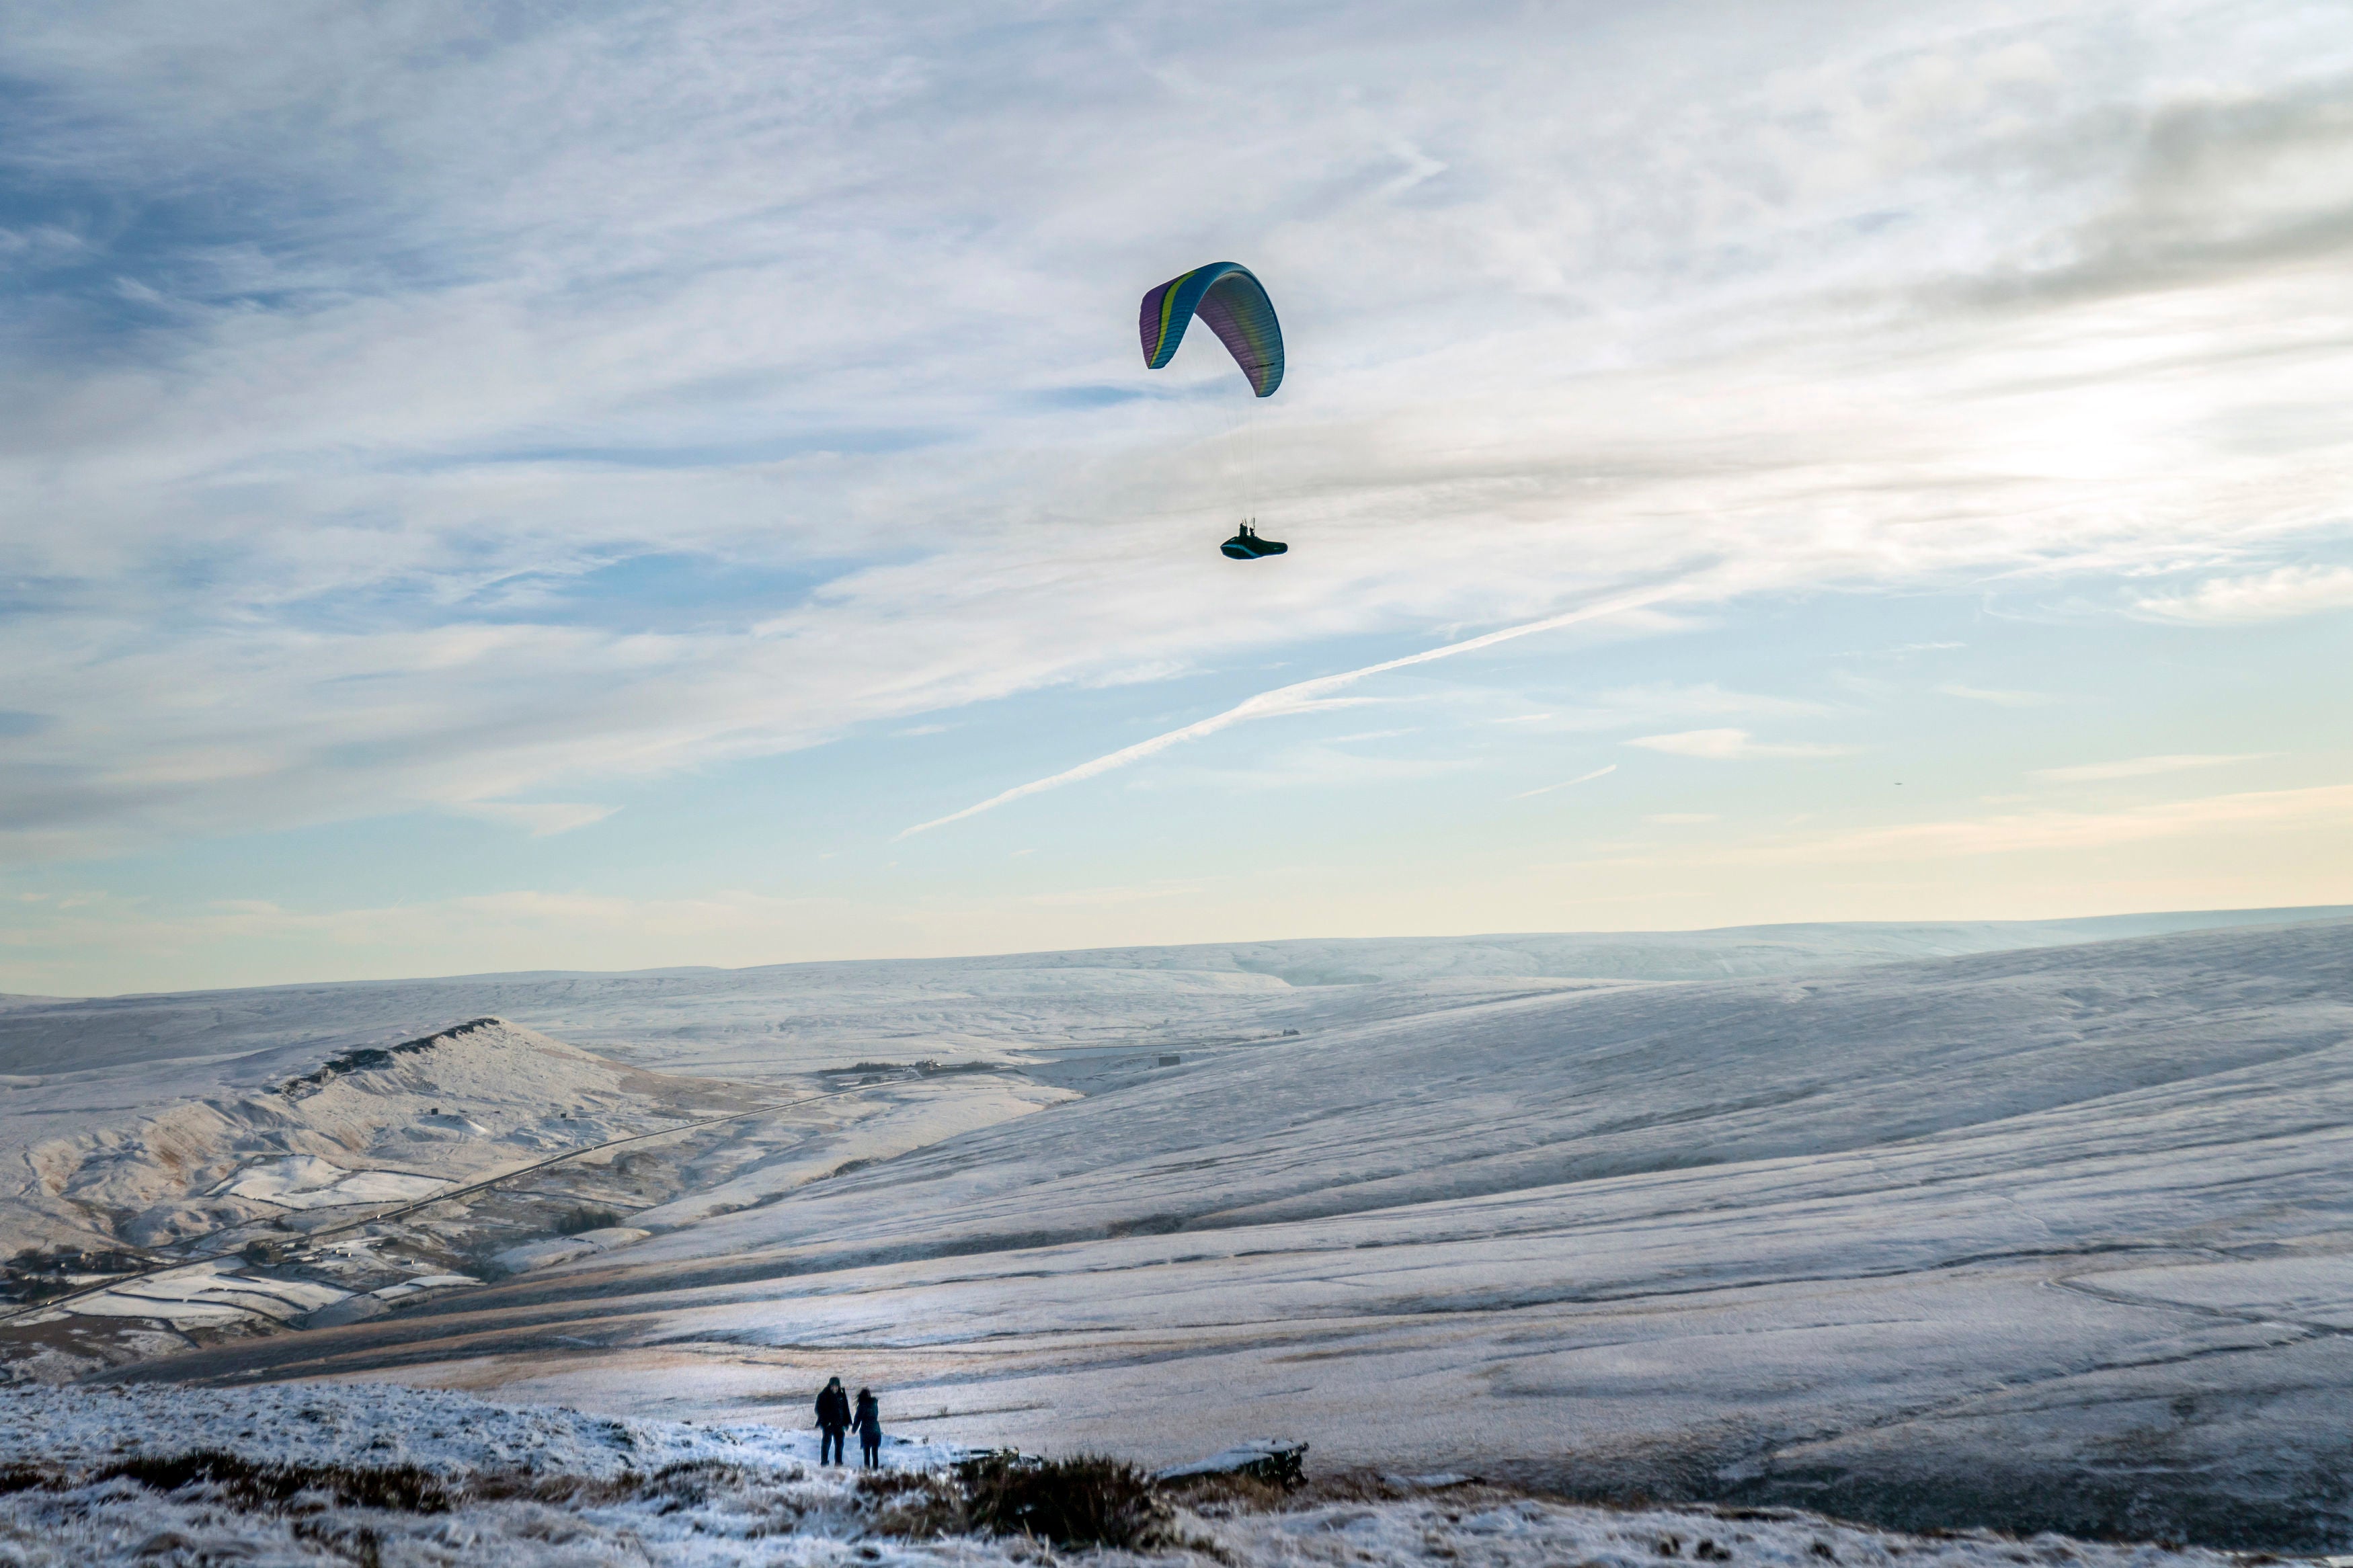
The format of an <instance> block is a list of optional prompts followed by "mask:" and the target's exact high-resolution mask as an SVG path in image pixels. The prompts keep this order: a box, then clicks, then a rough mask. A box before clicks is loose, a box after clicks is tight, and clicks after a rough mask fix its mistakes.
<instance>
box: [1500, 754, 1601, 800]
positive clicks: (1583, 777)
mask: <svg viewBox="0 0 2353 1568" xmlns="http://www.w3.org/2000/svg"><path fill="white" fill-rule="evenodd" d="M1617 771H1618V764H1617V763H1610V764H1609V766H1608V767H1601V768H1596V769H1594V770H1593V771H1592V772H1591V773H1579V774H1577V776H1576V777H1575V778H1573V779H1567V780H1564V781H1562V782H1561V783H1559V784H1546V785H1545V786H1544V787H1543V788H1541V789H1526V790H1522V791H1521V792H1520V793H1519V794H1517V795H1514V796H1513V797H1512V798H1513V799H1514V800H1526V799H1529V798H1530V797H1531V796H1535V795H1550V794H1552V793H1553V791H1555V790H1560V789H1575V788H1576V787H1577V785H1578V784H1591V783H1592V782H1593V781H1594V780H1595V779H1598V778H1600V777H1602V776H1603V775H1604V774H1607V773H1616V772H1617Z"/></svg>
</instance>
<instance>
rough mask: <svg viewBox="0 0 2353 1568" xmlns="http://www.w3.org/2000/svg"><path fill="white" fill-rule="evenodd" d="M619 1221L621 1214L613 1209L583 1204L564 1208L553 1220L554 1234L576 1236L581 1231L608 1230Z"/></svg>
mask: <svg viewBox="0 0 2353 1568" xmlns="http://www.w3.org/2000/svg"><path fill="white" fill-rule="evenodd" d="M620 1223H621V1216H620V1215H619V1214H617V1213H616V1212H615V1211H614V1210H612V1209H606V1208H597V1207H596V1206H594V1205H587V1204H583V1205H581V1206H580V1207H578V1208H576V1209H569V1210H566V1211H565V1213H564V1214H563V1215H561V1216H560V1217H558V1218H557V1220H556V1222H555V1234H556V1235H558V1236H578V1235H579V1234H581V1233H582V1232H583V1231H589V1230H610V1229H612V1228H613V1226H617V1225H618V1224H620Z"/></svg>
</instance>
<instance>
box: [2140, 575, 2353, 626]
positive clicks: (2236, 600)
mask: <svg viewBox="0 0 2353 1568" xmlns="http://www.w3.org/2000/svg"><path fill="white" fill-rule="evenodd" d="M2348 606H2353V566H2282V567H2279V568H2277V569H2275V570H2274V571H2270V572H2263V573H2258V574H2254V575H2252V576H2246V577H2213V578H2209V579H2208V580H2207V581H2205V582H2203V583H2200V584H2198V585H2197V586H2196V587H2195V588H2192V589H2190V590H2189V592H2188V593H2185V594H2158V595H2148V596H2147V597H2144V598H2142V599H2139V600H2137V601H2136V602H2135V604H2134V608H2136V609H2137V610H2138V611H2140V613H2141V614H2143V615H2145V616H2153V617H2155V618H2157V619H2159V620H2168V621H2183V622H2187V623H2189V624H2190V625H2193V626H2237V625H2243V624H2246V623H2249V622H2253V621H2274V620H2283V619H2285V618H2286V617H2288V616H2309V615H2314V614H2316V613H2318V612H2320V611H2322V610H2341V609H2345V608H2347V607H2348Z"/></svg>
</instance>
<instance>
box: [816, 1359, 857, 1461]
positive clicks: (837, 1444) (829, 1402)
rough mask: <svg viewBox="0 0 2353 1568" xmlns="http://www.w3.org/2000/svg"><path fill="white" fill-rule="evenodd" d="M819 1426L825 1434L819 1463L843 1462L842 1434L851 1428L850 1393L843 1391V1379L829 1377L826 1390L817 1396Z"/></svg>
mask: <svg viewBox="0 0 2353 1568" xmlns="http://www.w3.org/2000/svg"><path fill="white" fill-rule="evenodd" d="M817 1426H818V1431H820V1432H822V1433H824V1434H825V1436H824V1438H823V1440H822V1441H820V1442H819V1443H818V1461H817V1462H818V1464H820V1465H838V1464H840V1463H841V1447H842V1441H841V1440H842V1434H844V1433H845V1432H848V1431H849V1395H848V1394H844V1393H843V1392H842V1391H841V1379H839V1378H838V1377H829V1378H828V1379H826V1382H825V1392H823V1393H822V1394H818V1396H817Z"/></svg>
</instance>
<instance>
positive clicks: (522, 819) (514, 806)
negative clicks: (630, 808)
mask: <svg viewBox="0 0 2353 1568" xmlns="http://www.w3.org/2000/svg"><path fill="white" fill-rule="evenodd" d="M452 809H454V810H455V811H457V812H458V813H459V815H461V816H473V817H480V819H481V820H482V821H484V822H499V823H505V824H508V825H511V826H516V827H520V828H522V829H524V830H525V831H526V832H528V833H529V834H530V835H531V836H532V837H533V838H547V837H554V835H556V834H559V833H569V832H571V831H572V830H573V829H575V828H576V827H586V826H589V825H590V824H591V823H596V822H602V821H604V820H605V819H606V818H607V817H608V816H612V815H613V813H614V812H616V811H617V810H619V809H620V808H619V807H618V806H612V805H587V804H586V803H585V802H577V801H545V802H534V803H531V804H527V805H526V804H518V803H515V802H511V801H491V800H475V801H468V802H466V803H464V804H463V805H458V806H455V807H453V808H452Z"/></svg>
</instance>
